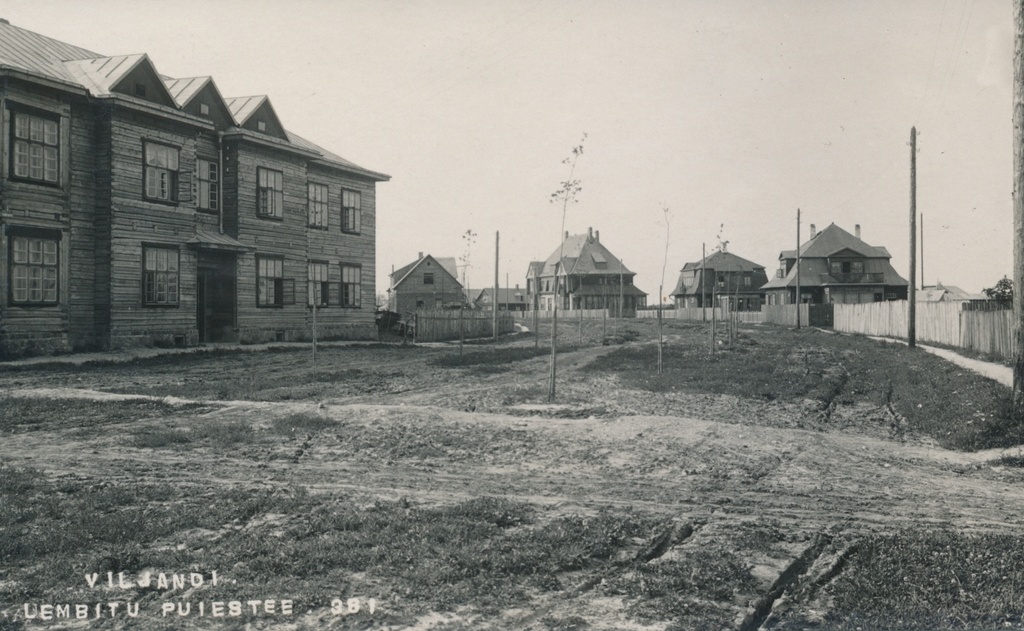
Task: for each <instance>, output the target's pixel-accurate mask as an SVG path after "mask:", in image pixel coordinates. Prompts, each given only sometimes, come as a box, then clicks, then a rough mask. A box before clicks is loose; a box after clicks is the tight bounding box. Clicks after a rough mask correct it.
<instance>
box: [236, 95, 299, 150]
mask: <svg viewBox="0 0 1024 631" xmlns="http://www.w3.org/2000/svg"><path fill="white" fill-rule="evenodd" d="M227 104H228V109H230V110H231V114H232V116H234V118H235V122H236V123H237V124H238V126H239V127H241V128H242V129H247V130H249V131H253V132H256V133H257V134H264V135H266V136H273V137H274V138H280V139H281V140H284V141H287V142H291V141H290V139H289V138H288V134H287V133H286V132H285V130H284V126H283V125H282V124H281V121H280V119H278V117H277V114H276V113H275V112H274V107H273V106H272V105H271V104H270V99H269V98H267V97H266V96H243V97H238V98H233V99H228V100H227Z"/></svg>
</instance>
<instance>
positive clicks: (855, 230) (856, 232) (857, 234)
mask: <svg viewBox="0 0 1024 631" xmlns="http://www.w3.org/2000/svg"><path fill="white" fill-rule="evenodd" d="M853 236H855V237H857V238H858V239H859V238H860V224H857V225H856V226H854V227H853Z"/></svg>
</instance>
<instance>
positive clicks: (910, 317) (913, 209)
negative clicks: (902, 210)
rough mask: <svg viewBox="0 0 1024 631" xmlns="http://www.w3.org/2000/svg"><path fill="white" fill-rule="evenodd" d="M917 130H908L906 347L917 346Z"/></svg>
mask: <svg viewBox="0 0 1024 631" xmlns="http://www.w3.org/2000/svg"><path fill="white" fill-rule="evenodd" d="M916 224H917V128H916V127H911V128H910V288H909V289H908V292H909V294H908V296H907V300H908V302H907V346H909V347H910V348H914V347H915V346H916V345H917V262H916V261H915V260H914V259H915V257H916V256H917V225H916Z"/></svg>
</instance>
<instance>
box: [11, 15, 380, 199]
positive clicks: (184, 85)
mask: <svg viewBox="0 0 1024 631" xmlns="http://www.w3.org/2000/svg"><path fill="white" fill-rule="evenodd" d="M142 63H146V64H148V65H149V67H150V68H152V69H153V71H154V72H155V73H156V74H157V78H158V79H159V80H161V81H162V83H163V85H162V87H163V89H164V90H165V92H166V95H167V98H168V99H169V102H170V103H173V104H176V105H177V107H178V108H181V107H183V106H184V105H185V104H186V103H188V102H189V100H190V99H191V98H192V97H193V96H195V94H196V93H198V92H199V91H200V90H202V88H203V87H204V86H205V85H206V84H207V83H208V82H212V79H211V78H210V77H192V78H185V79H175V78H173V77H167V76H163V75H160V74H159V73H158V72H157V71H156V68H155V66H154V65H153V63H152V61H151V60H150V59H149V57H148V55H146V54H145V53H138V54H132V55H118V56H114V57H107V56H103V55H100V54H98V53H95V52H92V51H90V50H87V49H85V48H81V47H78V46H74V45H72V44H68V43H65V42H61V41H58V40H55V39H52V38H50V37H46V36H44V35H40V34H38V33H33V32H32V31H28V30H25V29H23V28H18V27H16V26H13V25H11V24H10V23H9V22H7V21H6V20H0V66H9V67H11V68H18V69H21V70H24V71H26V72H28V73H32V74H35V75H37V76H42V77H47V78H50V79H57V80H59V81H64V82H68V83H73V84H75V85H78V86H81V87H83V88H86V89H87V90H89V92H90V93H91V94H92V95H93V96H96V97H105V96H110V94H111V89H112V88H114V87H115V86H116V85H117V83H118V82H119V81H120V80H121V79H122V78H124V76H125V75H127V74H128V73H129V72H131V71H132V70H133V69H135V68H136V67H138V66H139V64H142ZM214 85H216V84H214ZM219 95H220V92H219V91H218V96H219ZM223 100H224V103H225V105H226V106H227V109H228V112H229V114H230V115H231V116H232V117H233V121H232V123H233V124H235V125H241V124H244V123H245V121H246V120H248V118H249V117H250V116H251V115H252V114H253V113H254V112H255V111H256V110H257V109H259V108H260V107H261V106H262V105H263V104H264V103H266V104H267V106H268V107H269V108H270V110H271V113H272V114H273V116H274V119H275V122H276V123H277V124H278V126H279V127H281V129H284V126H283V125H281V124H280V119H279V118H278V117H277V114H276V113H275V112H273V106H272V105H271V104H270V100H269V99H268V98H267V97H266V96H262V95H261V96H247V97H237V98H231V99H223ZM285 135H286V136H287V139H286V140H287V142H288V143H289V144H293V145H295V146H297V147H299V148H302V149H305V150H307V151H312V152H314V153H317V154H320V155H321V156H322V159H323V160H324V161H325V162H328V163H332V164H335V165H338V166H340V167H344V168H346V169H349V170H352V171H354V172H357V173H360V174H363V175H366V176H369V177H372V178H375V179H378V180H388V179H390V176H388V175H385V174H383V173H378V172H376V171H371V170H369V169H366V168H364V167H360V166H359V165H357V164H355V163H353V162H350V161H348V160H346V159H344V158H342V157H341V156H339V155H337V154H335V153H332V152H329V151H326V150H325V149H323V148H322V147H319V146H317V145H315V144H313V143H311V142H309V141H308V140H305V139H303V138H300V137H299V136H297V135H295V134H292V133H290V132H287V131H286V132H285Z"/></svg>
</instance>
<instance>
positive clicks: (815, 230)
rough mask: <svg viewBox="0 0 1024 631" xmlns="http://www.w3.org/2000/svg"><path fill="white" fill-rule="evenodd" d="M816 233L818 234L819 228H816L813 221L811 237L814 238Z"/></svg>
mask: <svg viewBox="0 0 1024 631" xmlns="http://www.w3.org/2000/svg"><path fill="white" fill-rule="evenodd" d="M816 234H818V231H817V229H815V227H814V224H813V223H812V224H811V238H812V239H813V238H814V236H815V235H816Z"/></svg>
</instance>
